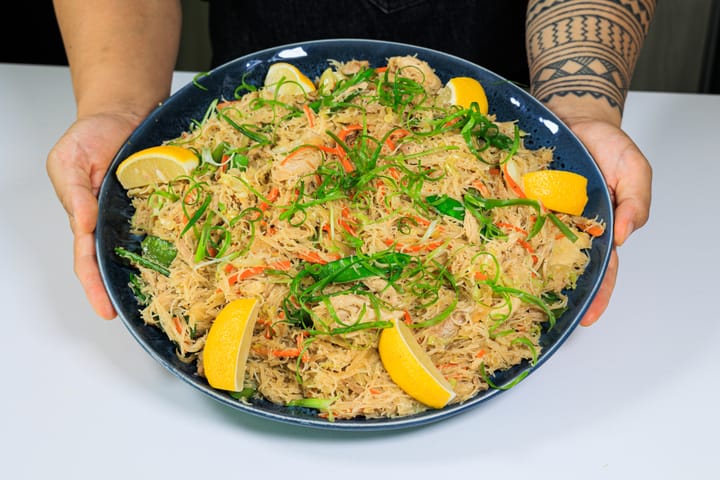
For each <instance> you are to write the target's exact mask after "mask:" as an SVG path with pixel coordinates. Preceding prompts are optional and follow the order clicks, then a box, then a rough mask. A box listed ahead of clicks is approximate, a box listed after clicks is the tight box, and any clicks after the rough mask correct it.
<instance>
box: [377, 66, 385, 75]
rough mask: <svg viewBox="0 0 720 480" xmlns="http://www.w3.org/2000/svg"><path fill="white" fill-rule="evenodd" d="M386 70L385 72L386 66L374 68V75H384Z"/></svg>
mask: <svg viewBox="0 0 720 480" xmlns="http://www.w3.org/2000/svg"><path fill="white" fill-rule="evenodd" d="M386 70H387V65H385V66H384V67H376V68H375V73H385V71H386Z"/></svg>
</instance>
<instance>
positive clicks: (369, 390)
mask: <svg viewBox="0 0 720 480" xmlns="http://www.w3.org/2000/svg"><path fill="white" fill-rule="evenodd" d="M368 392H370V393H371V394H373V395H379V394H381V393H382V390H380V389H379V388H372V387H370V388H368Z"/></svg>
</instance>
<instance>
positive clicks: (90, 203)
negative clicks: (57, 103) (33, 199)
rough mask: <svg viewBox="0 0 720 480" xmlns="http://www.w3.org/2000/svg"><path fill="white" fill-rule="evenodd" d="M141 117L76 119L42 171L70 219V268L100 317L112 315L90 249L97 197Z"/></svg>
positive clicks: (111, 115) (92, 248) (104, 115)
mask: <svg viewBox="0 0 720 480" xmlns="http://www.w3.org/2000/svg"><path fill="white" fill-rule="evenodd" d="M141 121H142V118H140V117H137V116H134V115H129V114H117V113H98V114H94V115H92V116H87V117H84V118H79V119H78V120H77V121H75V123H73V124H72V125H71V126H70V128H69V129H68V130H67V131H66V132H65V134H64V135H63V136H62V137H61V138H60V140H58V142H57V143H56V144H55V146H54V147H53V148H52V150H51V151H50V153H49V154H48V158H47V164H46V167H47V172H48V176H49V177H50V180H51V181H52V184H53V187H54V188H55V193H56V194H57V196H58V198H59V199H60V202H61V203H62V206H63V207H64V208H65V211H66V212H67V214H68V217H69V219H70V228H71V229H72V232H73V237H74V238H73V255H74V270H75V275H77V277H78V279H79V280H80V284H81V285H82V287H83V289H84V290H85V295H86V296H87V298H88V300H89V301H90V304H91V305H92V307H93V308H94V309H95V312H96V313H97V314H98V315H99V316H100V317H102V318H105V319H108V320H110V319H112V318H115V317H116V316H117V313H116V312H115V308H114V307H113V305H112V303H111V302H110V297H108V294H107V292H106V290H105V286H104V284H103V281H102V278H101V277H100V270H99V268H98V263H97V257H96V252H95V233H94V232H95V225H96V223H97V214H98V201H97V195H98V192H99V190H100V185H101V184H102V181H103V178H104V177H105V172H107V169H108V166H109V165H110V162H111V161H112V159H113V157H114V156H115V154H116V153H117V151H118V150H119V149H120V147H121V146H122V144H123V142H125V140H126V139H127V138H128V136H129V135H130V134H131V133H132V131H133V130H134V129H135V128H136V127H137V126H138V125H139V124H140V122H141Z"/></svg>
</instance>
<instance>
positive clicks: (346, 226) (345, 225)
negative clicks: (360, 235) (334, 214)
mask: <svg viewBox="0 0 720 480" xmlns="http://www.w3.org/2000/svg"><path fill="white" fill-rule="evenodd" d="M338 225H340V226H341V227H342V228H343V229H344V230H345V231H346V232H348V233H349V234H350V235H352V236H353V237H356V236H357V233H356V232H355V229H354V228H353V227H351V226H350V224H349V223H348V222H346V221H345V220H341V219H340V220H338Z"/></svg>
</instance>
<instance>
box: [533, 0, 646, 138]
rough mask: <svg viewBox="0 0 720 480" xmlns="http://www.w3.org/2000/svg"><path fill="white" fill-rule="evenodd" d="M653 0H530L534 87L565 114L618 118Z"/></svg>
mask: <svg viewBox="0 0 720 480" xmlns="http://www.w3.org/2000/svg"><path fill="white" fill-rule="evenodd" d="M655 3H656V2H655V0H530V2H529V4H528V11H527V34H526V42H527V51H528V61H529V64H530V85H531V93H532V94H533V95H534V96H535V97H537V98H538V99H539V100H540V101H542V102H543V103H545V104H547V105H548V106H550V107H551V108H553V109H554V110H555V111H556V113H558V114H560V115H561V116H563V117H573V116H578V115H579V113H578V112H580V111H591V112H593V115H595V116H596V117H597V116H599V117H601V118H602V119H603V120H607V121H610V122H612V123H614V124H616V125H619V124H620V119H621V117H622V109H623V106H624V103H625V97H626V95H627V91H628V88H629V86H630V80H631V79H632V74H633V71H634V69H635V63H636V61H637V58H638V56H639V54H640V49H641V48H642V44H643V42H644V40H645V36H646V35H647V31H648V28H649V26H650V22H651V20H652V17H653V13H654V10H655Z"/></svg>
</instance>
